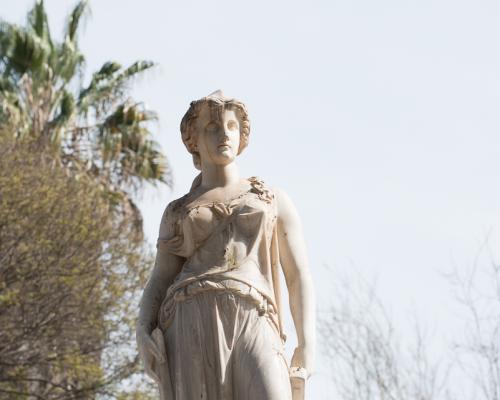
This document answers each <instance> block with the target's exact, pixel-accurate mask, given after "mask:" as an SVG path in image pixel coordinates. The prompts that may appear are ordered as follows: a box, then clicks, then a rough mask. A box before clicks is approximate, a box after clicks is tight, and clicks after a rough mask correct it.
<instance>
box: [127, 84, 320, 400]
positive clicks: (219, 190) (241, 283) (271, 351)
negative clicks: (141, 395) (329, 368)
mask: <svg viewBox="0 0 500 400" xmlns="http://www.w3.org/2000/svg"><path fill="white" fill-rule="evenodd" d="M181 133H182V140H183V142H184V144H185V146H186V147H187V150H188V151H189V152H190V153H191V155H192V157H193V161H194V164H195V167H196V168H197V169H199V170H201V173H200V174H199V175H198V176H197V178H196V179H195V180H194V182H193V185H192V187H191V189H190V191H189V193H187V194H186V195H184V196H183V197H181V198H179V199H177V200H174V201H172V202H171V203H170V204H169V205H168V206H167V207H166V209H165V212H164V213H163V216H162V219H161V222H160V230H159V237H158V242H157V256H156V263H155V266H154V270H153V272H152V275H151V277H150V279H149V281H148V284H147V286H146V288H145V290H144V294H143V297H142V300H141V306H140V312H139V320H138V324H137V343H138V349H139V354H140V357H141V359H142V361H143V363H144V366H145V370H146V372H147V374H149V375H150V376H151V377H153V379H155V380H156V382H158V384H159V387H160V397H161V399H162V400H200V399H204V400H289V399H293V400H298V399H303V398H304V384H305V380H306V379H307V378H308V377H309V376H310V374H311V373H312V371H313V368H314V366H313V365H314V348H315V315H314V314H315V311H314V310H315V306H314V293H313V286H312V280H311V276H310V273H309V269H308V262H307V255H306V248H305V244H304V239H303V236H302V229H301V224H300V220H299V216H298V214H297V212H296V210H295V207H294V206H293V204H292V202H291V201H290V199H289V198H288V196H287V195H286V194H285V193H284V192H283V191H282V190H278V189H275V188H270V187H268V186H267V185H265V184H264V182H263V181H261V180H260V179H258V178H256V177H251V178H248V179H242V178H241V177H240V176H239V174H238V168H237V165H236V162H235V161H236V157H237V155H238V154H240V153H241V152H242V151H243V150H244V149H245V148H246V146H247V144H248V139H249V134H250V122H249V119H248V113H247V110H246V107H245V105H244V104H243V103H241V102H240V101H238V100H235V99H232V98H228V97H225V96H224V95H223V94H222V92H220V91H217V92H215V93H212V94H211V95H209V96H207V97H203V98H202V99H200V100H196V101H193V102H192V103H191V105H190V107H189V110H188V111H187V112H186V114H185V116H184V118H183V119H182V122H181ZM280 151H283V149H276V152H277V153H278V152H280ZM281 271H282V272H283V274H284V277H285V282H286V286H287V289H288V293H289V305H290V310H291V314H292V318H293V321H294V325H295V328H296V333H297V339H298V346H297V348H296V349H295V351H294V353H293V357H292V359H291V363H290V366H289V364H288V362H287V360H286V359H285V357H284V353H283V344H284V340H285V334H284V332H283V324H282V310H281V305H280V297H281V296H280V272H281Z"/></svg>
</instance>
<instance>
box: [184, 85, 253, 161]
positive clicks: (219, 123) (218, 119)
mask: <svg viewBox="0 0 500 400" xmlns="http://www.w3.org/2000/svg"><path fill="white" fill-rule="evenodd" d="M224 122H225V123H226V125H227V126H223V123H224ZM220 129H222V134H223V131H224V130H226V132H227V138H226V139H227V140H228V143H227V148H224V143H222V144H219V143H216V146H220V147H219V148H218V150H219V151H220V152H221V157H222V156H225V157H226V158H228V159H229V160H230V161H232V159H231V154H230V153H231V150H232V149H231V146H232V145H234V146H235V147H236V149H234V150H235V153H236V154H235V155H237V154H240V153H241V152H242V151H243V149H244V148H245V147H246V146H247V145H248V136H249V134H250V121H249V119H248V112H247V110H246V107H245V105H244V104H243V103H242V102H241V101H238V100H236V99H232V98H228V97H225V96H224V94H223V93H222V92H221V91H220V90H218V91H216V92H214V93H212V94H210V95H208V96H206V97H203V98H201V99H199V100H195V101H192V102H191V105H190V107H189V109H188V110H187V112H186V114H185V115H184V117H183V118H182V121H181V134H182V141H183V142H184V145H185V146H186V148H187V150H188V151H189V152H190V153H191V154H192V156H193V163H194V165H195V167H196V168H197V169H201V157H202V154H206V152H207V151H208V152H210V142H209V140H208V139H209V137H210V135H216V134H217V131H218V130H220ZM201 136H203V140H202V138H201ZM234 136H237V137H234ZM199 146H203V148H200V147H199ZM214 153H215V152H214ZM226 153H227V154H226ZM232 158H234V157H232Z"/></svg>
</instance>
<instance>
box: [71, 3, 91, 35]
mask: <svg viewBox="0 0 500 400" xmlns="http://www.w3.org/2000/svg"><path fill="white" fill-rule="evenodd" d="M89 11H90V10H89V5H88V1H87V0H81V1H79V2H78V4H77V5H76V6H75V8H74V9H73V11H72V12H71V14H70V15H69V18H68V23H67V26H66V37H67V38H68V39H69V40H70V41H71V42H75V41H76V35H77V33H78V28H79V27H80V23H81V20H82V18H83V17H84V16H85V14H86V13H88V12H89Z"/></svg>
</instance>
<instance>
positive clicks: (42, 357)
mask: <svg viewBox="0 0 500 400" xmlns="http://www.w3.org/2000/svg"><path fill="white" fill-rule="evenodd" d="M88 12H89V8H88V3H87V1H79V2H78V3H77V4H76V6H75V7H74V8H73V11H72V12H71V13H70V15H69V17H68V20H67V24H66V28H65V31H64V35H63V38H62V40H61V41H57V40H55V39H54V38H53V36H52V35H51V32H50V26H49V21H48V17H47V14H46V12H45V7H44V3H43V0H36V2H35V4H34V6H33V8H32V9H31V10H30V11H29V12H28V15H27V21H26V24H25V25H24V26H18V25H15V24H11V23H8V22H6V21H3V20H0V398H1V399H3V398H7V399H27V398H38V399H95V398H103V399H108V398H120V399H123V400H125V399H131V400H132V399H135V400H139V399H147V398H152V397H148V396H149V395H148V391H144V390H140V388H137V385H134V384H133V382H139V383H141V382H142V381H143V377H142V376H141V378H137V377H136V378H135V379H134V376H135V374H137V373H138V357H137V355H136V351H135V346H133V345H131V343H132V342H133V338H132V336H133V334H132V332H133V322H134V321H133V318H132V317H131V316H135V315H136V314H137V310H136V309H135V308H136V305H135V303H136V300H137V298H138V296H137V295H138V290H139V289H140V288H142V287H143V286H144V280H145V272H146V270H147V269H148V267H149V266H150V264H151V255H150V250H149V248H147V246H145V244H144V240H143V234H142V218H141V214H140V212H139V209H138V208H137V205H136V204H135V202H134V195H136V194H137V193H138V192H139V191H140V190H141V189H142V188H143V187H144V185H145V184H146V183H150V184H153V185H156V184H165V183H166V184H170V173H169V168H168V164H167V162H166V158H165V156H164V155H163V153H162V152H161V151H160V149H159V146H158V143H157V142H156V141H154V140H153V139H152V137H151V126H152V123H154V122H155V121H156V118H157V117H156V114H155V113H154V112H153V111H151V110H148V109H147V108H146V107H145V105H144V104H142V103H140V102H137V101H134V100H133V99H131V98H130V97H129V95H128V93H129V89H130V84H131V83H132V82H133V80H134V78H135V77H137V76H139V75H140V74H142V73H144V72H146V71H148V70H150V69H151V68H153V67H154V65H155V64H154V63H152V62H149V61H137V62H135V63H133V64H132V65H130V66H128V67H122V66H121V65H120V64H118V63H116V62H114V61H110V62H106V63H104V65H103V66H102V67H101V68H100V69H99V70H98V71H97V72H95V73H93V74H92V75H91V78H90V80H89V82H83V81H82V77H83V76H84V67H85V57H84V55H83V54H82V53H81V52H80V50H79V45H78V36H79V32H80V30H81V25H82V22H83V21H84V19H85V17H86V15H87V14H88ZM124 380H126V381H127V382H128V384H126V385H125V386H126V389H127V390H125V389H124V385H123V381H124ZM139 386H142V385H139ZM30 396H32V397H30Z"/></svg>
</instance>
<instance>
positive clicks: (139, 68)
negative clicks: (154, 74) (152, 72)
mask: <svg viewBox="0 0 500 400" xmlns="http://www.w3.org/2000/svg"><path fill="white" fill-rule="evenodd" d="M155 66H156V64H155V63H154V62H152V61H146V60H141V61H136V62H135V63H133V64H132V65H131V66H130V67H128V68H126V69H125V70H124V71H123V72H122V73H121V74H119V75H118V76H117V77H116V79H117V80H119V81H126V80H129V79H130V78H132V77H134V76H135V75H138V74H140V73H141V72H144V71H146V70H148V69H151V68H153V67H155Z"/></svg>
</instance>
